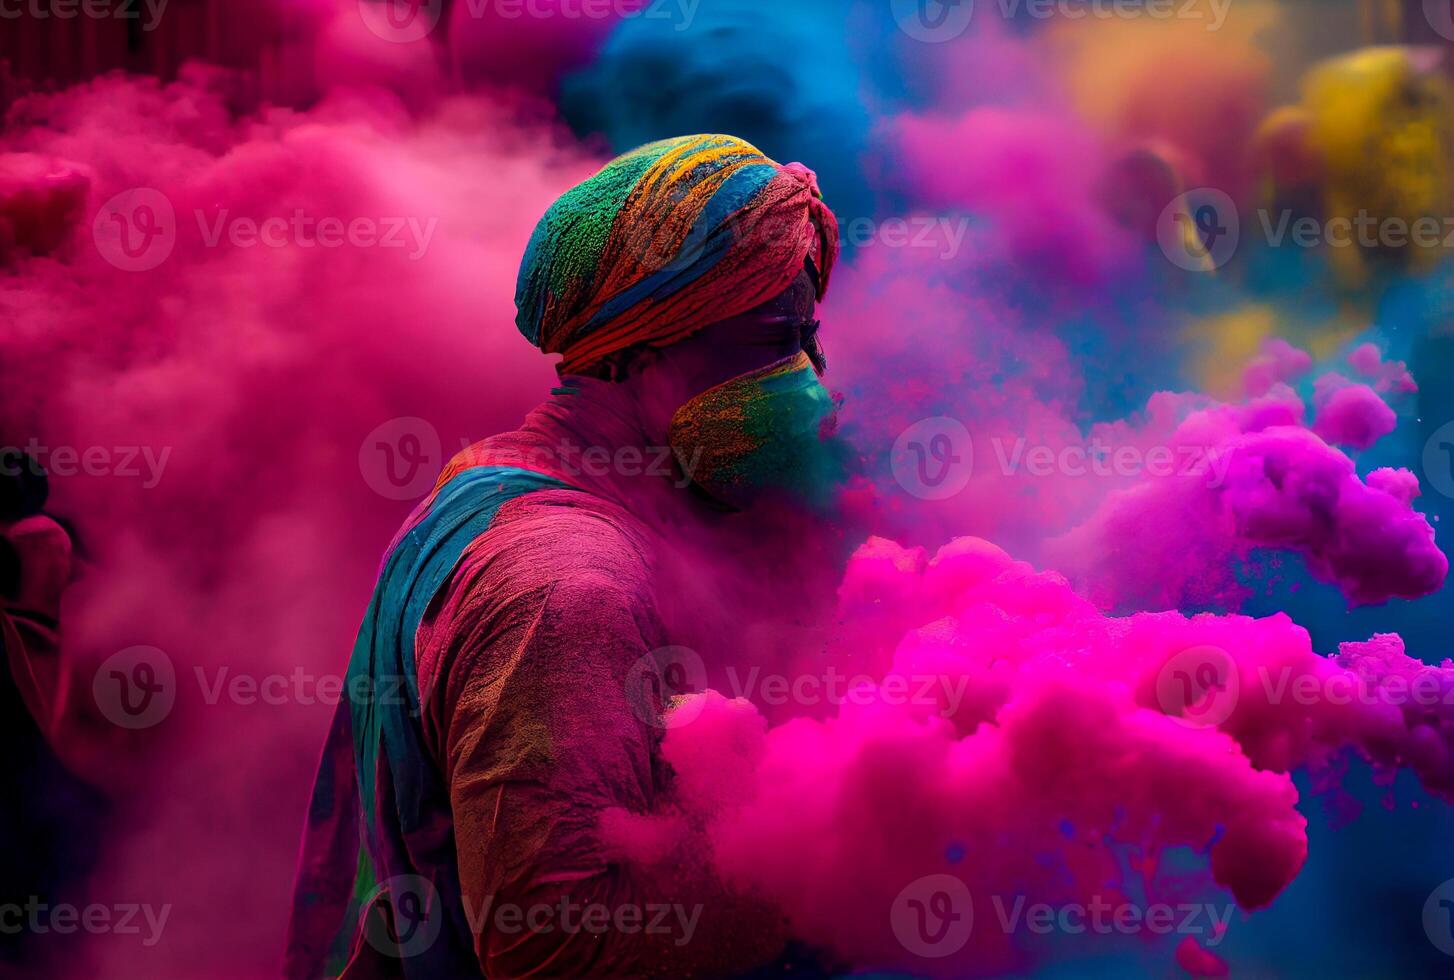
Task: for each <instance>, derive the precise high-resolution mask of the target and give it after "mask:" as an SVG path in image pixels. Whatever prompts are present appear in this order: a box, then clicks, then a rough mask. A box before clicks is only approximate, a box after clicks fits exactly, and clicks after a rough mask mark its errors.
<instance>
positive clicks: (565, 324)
mask: <svg viewBox="0 0 1454 980" xmlns="http://www.w3.org/2000/svg"><path fill="white" fill-rule="evenodd" d="M837 257H838V223H837V221H836V219H835V218H834V217H833V212H832V211H830V210H829V209H828V206H827V205H826V204H824V203H823V199H822V195H821V193H820V192H819V190H818V185H817V178H816V177H815V176H814V175H813V172H812V171H811V170H808V169H807V168H806V167H803V166H802V165H801V164H788V165H786V166H783V165H781V164H778V163H775V162H774V161H772V160H770V159H768V158H767V157H766V156H764V155H763V154H762V153H761V152H760V151H759V150H758V149H757V148H756V147H754V146H752V145H751V144H750V143H747V142H745V141H743V140H739V139H736V138H735V137H731V136H720V135H706V136H686V137H679V138H677V139H671V140H663V141H661V142H658V143H651V144H648V145H646V146H643V147H641V148H639V149H637V150H633V151H632V152H630V153H627V154H624V155H622V156H620V157H617V158H616V159H615V160H613V161H611V162H610V163H608V164H607V165H606V166H605V167H603V168H602V169H601V170H600V172H598V173H597V174H595V175H594V176H593V177H591V178H590V179H588V180H586V181H584V182H582V183H581V184H578V185H577V186H575V187H573V188H571V189H570V190H569V191H567V192H566V193H565V194H563V195H561V197H560V199H559V200H558V201H556V202H555V204H554V205H552V206H551V208H550V210H549V211H547V212H546V213H545V216H544V217H543V218H541V220H540V223H539V224H538V225H537V226H536V228H535V233H534V234H533V235H532V236H531V238H530V244H529V246H528V247H527V249H526V252H525V258H524V261H523V262H522V263H521V266H520V277H519V280H518V282H517V285H516V291H515V305H516V309H517V311H518V312H517V316H516V324H517V325H518V326H519V328H520V331H521V333H523V334H524V335H525V337H526V338H527V339H528V340H529V341H530V342H531V343H533V344H535V345H536V346H538V347H540V349H541V350H543V351H545V352H547V353H554V354H560V355H561V356H562V361H561V366H560V370H561V373H562V374H566V375H570V374H600V373H603V369H606V368H607V366H608V365H609V364H610V363H611V361H612V359H613V358H615V357H618V356H619V355H621V354H622V352H624V351H627V350H629V349H631V348H637V347H653V348H660V347H666V346H669V345H674V344H677V343H679V342H681V341H683V340H685V339H686V338H688V337H691V336H692V335H693V334H696V333H698V332H699V331H701V330H702V329H703V328H705V327H708V326H710V325H712V324H716V323H720V322H722V321H728V320H732V319H733V318H736V317H740V316H741V315H742V314H746V313H748V312H749V311H752V310H755V309H758V308H760V307H762V306H764V304H769V303H771V302H772V301H774V300H776V299H778V298H779V297H780V296H782V295H783V294H784V293H785V292H789V293H792V294H793V295H794V296H797V295H798V294H797V288H798V287H797V286H796V285H795V283H797V282H798V280H799V279H800V274H801V273H803V272H804V271H805V270H811V271H810V278H809V281H810V282H811V283H812V285H813V293H814V295H813V299H815V300H817V299H821V298H822V296H823V293H824V292H825V291H826V290H827V287H828V280H829V277H830V275H831V274H832V270H833V264H834V262H835V261H836V260H837ZM801 312H808V313H810V312H811V311H801Z"/></svg>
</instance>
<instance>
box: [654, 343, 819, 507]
mask: <svg viewBox="0 0 1454 980" xmlns="http://www.w3.org/2000/svg"><path fill="white" fill-rule="evenodd" d="M834 409H835V406H834V403H833V396H832V395H830V394H829V393H828V389H827V388H825V387H823V383H822V382H821V381H819V380H818V375H817V372H816V371H814V369H813V363H812V360H811V359H810V358H809V357H808V355H807V354H806V353H801V352H800V353H797V354H794V355H792V356H791V357H786V358H784V359H782V360H781V361H777V362H775V363H773V364H769V365H768V366H767V367H764V368H760V369H758V370H756V371H750V372H748V373H747V374H743V375H740V376H738V377H736V378H732V379H731V380H729V381H726V382H724V383H722V384H720V385H718V386H717V387H715V388H710V389H708V390H707V391H704V392H703V393H702V394H700V395H697V396H696V397H695V398H693V399H691V400H690V401H688V402H687V403H686V404H685V405H683V406H682V407H681V408H679V409H677V411H676V413H675V414H674V415H673V416H672V421H671V428H670V430H669V433H668V441H669V442H670V443H671V447H672V452H673V454H674V455H675V456H676V459H677V463H678V464H679V465H680V466H681V468H682V472H683V473H685V474H686V475H687V476H688V477H690V478H691V480H692V482H693V483H694V484H696V486H697V487H698V488H699V489H701V490H702V491H703V492H705V493H706V494H707V495H708V496H710V497H712V498H713V499H714V500H717V501H718V502H720V503H723V504H726V505H728V506H729V507H733V508H736V509H738V510H743V509H746V508H748V507H750V506H751V505H753V504H754V503H757V502H758V501H760V500H763V499H765V498H769V497H778V498H785V499H789V500H792V501H794V502H797V503H802V504H809V505H813V506H823V505H824V504H826V503H827V502H828V499H829V494H830V492H831V490H832V488H833V487H834V486H835V485H836V484H837V483H838V482H839V481H840V480H841V478H842V475H843V473H844V471H845V466H844V461H843V458H842V455H841V453H840V452H839V451H838V450H837V448H836V445H835V443H834V442H833V441H832V440H830V439H828V438H826V437H827V436H829V435H831V430H832V426H833V421H834Z"/></svg>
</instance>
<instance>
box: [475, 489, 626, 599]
mask: <svg viewBox="0 0 1454 980" xmlns="http://www.w3.org/2000/svg"><path fill="white" fill-rule="evenodd" d="M646 541H647V535H646V533H645V529H644V528H643V527H642V526H641V524H640V523H639V522H638V521H637V520H636V519H635V518H633V517H632V516H631V515H630V514H629V513H627V512H626V511H624V510H623V509H621V508H620V507H619V506H616V505H615V504H612V503H611V502H609V501H606V500H603V499H601V498H599V497H596V496H594V495H592V494H588V493H584V492H581V491H578V490H572V489H569V488H562V489H551V490H540V491H536V492H534V493H530V494H526V495H525V496H522V497H519V498H517V499H515V500H512V501H510V502H509V503H507V504H506V505H504V506H503V507H501V508H500V511H499V513H498V514H497V515H496V518H495V520H494V521H493V522H492V523H491V525H490V527H489V529H488V530H487V531H485V533H484V534H482V535H481V536H480V537H479V538H478V539H477V540H476V541H475V542H474V544H473V545H472V546H471V547H470V549H469V552H470V557H471V559H472V563H476V564H479V565H483V566H488V567H489V568H490V569H491V570H492V572H493V574H492V575H491V576H490V577H491V578H495V579H497V580H498V579H499V578H502V577H503V578H505V579H508V580H510V581H511V582H512V583H513V584H514V585H516V586H519V585H521V584H524V583H526V582H529V583H534V584H536V585H538V586H541V587H544V586H550V588H551V589H552V591H564V592H570V593H572V594H576V595H580V594H588V593H590V592H591V591H597V592H602V593H612V592H616V591H618V590H621V589H625V590H627V591H629V592H637V591H640V590H641V589H643V588H644V587H645V586H646V584H647V576H648V568H649V564H650V562H649V557H648V548H647V544H646Z"/></svg>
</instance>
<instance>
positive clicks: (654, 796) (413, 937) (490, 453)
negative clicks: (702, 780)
mask: <svg viewBox="0 0 1454 980" xmlns="http://www.w3.org/2000/svg"><path fill="white" fill-rule="evenodd" d="M837 254H838V230H837V223H836V221H835V219H834V217H833V214H832V212H831V211H830V210H829V209H828V208H827V206H826V205H825V204H824V203H823V201H822V198H821V195H820V193H819V191H818V187H817V181H816V178H815V177H814V175H813V173H812V172H811V171H810V170H808V169H806V168H805V167H802V166H801V165H798V164H790V165H788V166H782V165H779V164H777V163H774V162H773V161H771V160H769V159H767V158H766V157H765V156H763V155H762V154H761V153H760V152H759V151H758V150H757V149H756V148H754V147H752V146H751V145H749V144H747V143H745V142H743V141H741V140H738V139H735V138H732V137H727V136H715V135H708V136H692V137H683V138H679V139H673V140H666V141H662V142H659V143H653V144H649V145H647V146H644V147H642V148H640V149H638V150H635V151H633V152H631V153H628V154H626V155H624V156H622V157H619V158H617V159H616V160H613V161H612V162H611V163H609V164H607V165H606V167H605V168H604V169H602V170H601V172H600V173H598V174H596V175H595V176H594V177H592V178H591V179H589V180H587V181H585V182H584V183H582V184H581V185H579V186H577V187H575V188H573V189H572V190H570V191H568V192H567V193H566V194H565V195H564V196H562V197H561V198H560V200H559V201H557V202H556V203H555V205H554V206H552V207H551V209H550V210H549V211H548V212H547V213H546V215H545V217H544V218H543V219H542V220H541V222H540V224H539V226H538V227H537V228H536V231H535V234H534V235H533V236H532V238H531V240H530V244H529V247H528V249H527V251H526V254H525V259H524V262H523V264H522V266H521V270H520V279H519V285H518V289H517V293H516V305H517V309H518V317H517V323H518V325H519V327H520V329H521V331H522V332H523V333H524V334H525V336H526V337H527V338H528V339H529V340H530V341H531V342H532V343H534V344H536V345H537V346H538V347H540V348H541V350H543V351H545V352H547V353H552V354H559V355H561V358H562V361H561V365H560V374H561V376H562V379H563V383H562V387H560V388H558V389H557V390H556V391H555V392H554V393H553V395H552V399H551V400H550V401H549V402H547V403H546V404H545V405H543V406H542V407H541V408H539V409H537V410H536V411H535V412H534V413H533V414H532V415H531V416H530V417H529V418H527V419H526V421H525V423H524V425H523V426H522V427H521V429H520V430H518V431H516V432H512V433H509V434H506V435H502V436H497V437H495V438H493V439H487V440H485V441H484V442H482V443H479V444H477V445H475V446H472V447H470V448H469V449H467V450H465V451H464V452H462V453H461V454H460V455H459V456H457V457H456V458H455V459H454V460H452V461H451V462H450V464H449V465H448V466H447V467H446V469H445V471H444V473H443V474H442V475H441V477H440V479H439V482H438V484H437V486H436V489H435V491H434V493H433V494H432V495H431V496H430V497H429V498H428V499H427V500H425V501H424V502H423V503H422V504H421V505H420V507H419V508H418V509H417V510H416V511H415V513H414V514H413V516H412V517H411V518H410V520H409V521H408V522H407V523H406V525H405V527H404V529H403V530H402V531H401V532H400V534H399V535H398V537H397V538H396V539H395V541H394V543H393V545H392V546H391V548H390V549H389V552H388V555H387V557H386V559H385V562H384V566H383V571H382V573H381V575H380V580H379V584H378V587H377V589H376V590H375V593H374V597H373V601H372V603H371V604H370V607H369V610H368V613H367V615H366V617H365V620H364V624H363V627H362V629H361V630H360V632H359V637H358V641H357V643H356V645H355V648H354V652H353V657H352V660H351V662H350V665H349V670H348V684H347V685H346V687H347V690H346V692H345V693H346V700H345V702H344V703H343V704H341V705H340V710H339V711H338V714H337V715H336V717H335V720H334V724H333V728H332V731H331V733H330V736H329V740H328V743H327V745H326V747H325V750H324V759H323V762H322V766H321V769H320V773H319V778H318V785H317V787H316V789H315V792H314V799H313V803H312V807H311V809H310V814H309V820H308V830H307V835H306V839H305V842H304V851H303V856H302V867H301V870H300V877H299V882H298V886H297V891H296V895H295V901H294V911H293V921H292V924H291V929H290V939H289V947H288V953H287V962H286V972H287V973H288V975H289V976H294V977H312V976H320V975H330V976H331V975H342V976H346V977H362V976H409V977H414V976H420V977H426V976H427V977H450V976H468V975H479V974H481V973H483V974H484V975H486V976H491V977H494V976H502V977H505V976H524V975H545V976H608V975H625V976H647V975H663V976H665V975H671V976H681V975H698V976H701V975H720V974H723V973H727V972H736V971H738V970H740V969H742V968H747V967H752V966H755V965H760V964H762V963H765V962H767V961H768V960H770V959H772V958H773V957H774V956H775V955H776V954H777V953H778V952H779V951H780V949H781V946H782V936H781V929H780V925H779V924H778V923H777V921H776V919H775V918H774V917H773V916H772V914H771V912H770V911H768V910H765V909H761V908H758V907H756V906H755V905H754V904H753V903H752V902H751V901H750V900H748V899H745V898H740V897H736V896H732V895H730V894H727V893H726V892H725V891H724V890H723V889H721V888H720V886H718V885H717V884H716V883H714V882H713V881H712V878H711V875H710V874H708V873H707V872H706V871H705V870H703V869H701V868H698V867H694V866H692V858H693V855H694V854H695V855H698V856H699V855H700V854H701V851H700V850H696V851H693V850H692V849H690V848H688V849H684V850H683V852H682V854H681V855H680V856H679V858H678V859H677V860H675V861H672V862H666V863H665V864H664V865H658V867H662V866H665V867H667V868H669V869H670V870H667V871H662V872H659V873H648V872H645V871H643V870H641V868H640V867H639V866H638V865H635V864H628V863H626V862H623V861H620V860H617V859H616V858H615V856H613V854H612V853H611V851H610V849H609V848H608V847H607V846H606V844H605V842H604V840H603V837H602V821H603V820H604V819H608V818H609V817H610V815H611V814H612V813H613V812H618V811H621V810H625V811H628V812H632V813H638V814H639V813H646V812H649V811H651V810H653V807H654V805H655V804H656V803H657V802H659V800H660V799H661V797H662V795H663V793H664V792H665V790H666V788H667V786H668V785H669V783H670V778H671V777H670V773H669V772H667V771H665V767H664V766H663V765H662V763H661V761H660V759H659V757H658V752H657V744H658V741H659V737H660V734H661V721H660V717H659V714H658V712H659V709H660V707H661V705H660V704H659V703H656V702H655V700H654V699H652V703H651V704H648V705H643V703H642V698H641V697H639V696H638V695H640V694H641V692H642V691H643V690H646V692H647V693H648V694H652V693H653V689H652V688H650V686H648V687H646V688H643V687H642V685H641V684H640V683H639V681H640V678H641V676H642V673H643V664H645V665H647V667H653V666H656V665H658V664H659V663H660V658H659V657H658V658H657V659H653V657H654V656H655V655H656V654H657V652H659V651H661V650H663V649H668V650H669V649H672V647H670V646H669V644H673V643H681V642H683V636H684V635H687V634H691V635H692V638H693V641H694V642H695V640H696V639H697V638H703V640H704V642H706V640H705V637H706V634H707V633H708V630H706V629H703V628H701V620H702V618H703V617H705V618H706V619H707V620H710V619H711V607H712V605H713V595H712V592H711V590H710V589H708V590H706V592H707V594H706V595H705V596H703V597H702V598H703V599H704V600H705V601H698V602H694V601H693V599H694V596H695V595H696V593H697V591H700V590H699V589H698V588H696V587H697V586H700V582H699V581H698V580H699V576H697V575H695V574H691V573H690V569H691V566H692V563H693V558H692V555H693V554H694V552H693V551H692V548H691V544H690V542H697V543H699V544H700V543H702V542H703V541H704V540H706V539H709V538H710V537H711V536H712V535H713V534H715V533H717V532H716V531H715V530H714V525H716V524H721V525H724V526H733V527H735V528H737V534H736V537H735V539H734V540H736V541H738V542H739V543H740V542H742V541H744V540H747V539H750V538H752V537H754V536H755V537H757V538H759V539H761V538H763V537H771V533H772V532H771V530H770V529H771V528H773V527H774V526H776V525H774V523H773V521H774V518H773V517H772V516H770V515H772V514H774V513H777V514H782V513H783V512H784V509H785V508H786V509H789V510H791V509H792V508H797V507H802V506H805V505H806V506H807V507H809V508H811V507H813V506H816V505H821V504H822V503H824V502H826V500H827V493H828V491H829V489H830V488H831V486H832V484H833V481H834V479H835V477H836V476H837V474H838V473H840V472H841V467H842V460H841V459H840V457H839V455H838V453H837V452H836V451H835V450H834V447H833V444H832V442H831V440H828V439H826V438H825V437H826V436H827V435H828V434H829V432H830V430H831V425H832V416H833V407H834V406H833V402H832V399H831V397H830V396H829V394H828V392H827V390H826V389H824V388H823V386H822V384H821V383H820V382H819V380H818V375H819V374H820V373H821V372H822V370H823V369H824V359H823V353H822V348H821V346H820V345H819V343H818V340H817V337H816V327H817V324H816V322H815V321H814V320H813V319H812V313H813V307H814V303H815V302H816V301H817V300H819V299H821V298H822V296H823V293H824V290H825V289H826V288H827V285H828V280H829V276H830V274H831V272H832V268H833V264H834V261H835V259H836V258H837ZM657 447H660V449H658V448H657ZM758 515H761V516H758ZM743 521H746V522H747V525H746V530H747V531H748V532H750V533H748V534H747V535H743V534H742V533H741V531H742V530H743V528H744V525H743ZM751 532H757V533H756V534H754V533H751ZM789 550H792V549H789V548H786V547H784V548H782V549H773V548H771V547H767V548H760V549H759V555H769V556H770V558H769V561H777V562H778V563H779V564H784V565H786V564H789V563H790V562H791V560H792V558H791V556H786V555H779V554H778V553H777V552H778V551H784V552H785V551H789ZM747 551H751V548H746V549H744V554H745V553H746V552H747ZM744 560H750V559H744ZM777 591H779V592H781V591H782V590H777ZM694 624H695V627H696V628H695V630H694V628H693V627H694ZM665 686H666V687H667V691H666V693H667V694H670V693H671V690H670V688H671V685H670V684H667V685H665ZM703 863H704V862H703ZM657 908H662V909H669V910H670V914H669V915H666V916H661V917H659V916H658V915H657V914H656V913H655V912H654V911H653V910H655V909H657ZM588 909H601V910H603V912H601V913H599V915H598V918H597V919H596V922H595V923H594V925H587V924H585V923H584V922H583V921H582V918H583V917H584V916H585V915H586V911H585V910H588ZM542 910H543V911H542ZM572 911H573V912H574V922H572V921H570V920H571V917H572ZM600 916H607V917H609V923H610V924H609V925H608V926H607V928H605V929H601V928H600V924H601V918H600ZM645 920H657V921H656V922H655V923H654V924H655V925H656V928H654V929H653V928H651V924H650V923H648V922H647V921H645Z"/></svg>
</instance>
